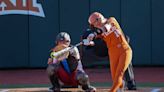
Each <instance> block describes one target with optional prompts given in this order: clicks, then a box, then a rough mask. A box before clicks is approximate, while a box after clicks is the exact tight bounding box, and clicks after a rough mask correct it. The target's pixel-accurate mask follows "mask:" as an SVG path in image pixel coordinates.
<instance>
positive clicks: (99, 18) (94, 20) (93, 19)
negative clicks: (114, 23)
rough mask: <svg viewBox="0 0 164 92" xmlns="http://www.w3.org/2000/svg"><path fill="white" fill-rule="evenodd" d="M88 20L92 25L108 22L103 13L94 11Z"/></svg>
mask: <svg viewBox="0 0 164 92" xmlns="http://www.w3.org/2000/svg"><path fill="white" fill-rule="evenodd" d="M88 22H89V24H90V25H93V26H95V27H96V26H100V25H101V24H102V23H104V22H106V18H104V16H103V15H102V14H101V13H99V12H94V13H92V14H91V15H90V16H89V19H88Z"/></svg>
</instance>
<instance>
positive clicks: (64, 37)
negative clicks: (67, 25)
mask: <svg viewBox="0 0 164 92" xmlns="http://www.w3.org/2000/svg"><path fill="white" fill-rule="evenodd" d="M59 41H65V42H71V38H70V35H69V34H68V33H66V32H60V33H59V34H58V35H57V36H56V43H58V42H59Z"/></svg>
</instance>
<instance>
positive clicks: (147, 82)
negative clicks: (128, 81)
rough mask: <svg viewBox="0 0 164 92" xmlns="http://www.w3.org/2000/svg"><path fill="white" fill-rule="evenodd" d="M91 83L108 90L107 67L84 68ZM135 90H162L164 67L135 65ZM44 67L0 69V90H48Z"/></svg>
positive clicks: (69, 91)
mask: <svg viewBox="0 0 164 92" xmlns="http://www.w3.org/2000/svg"><path fill="white" fill-rule="evenodd" d="M86 73H87V74H88V75H89V78H90V82H91V85H93V86H95V87H96V88H97V92H108V91H109V87H111V85H112V80H111V75H110V71H109V69H108V68H104V69H86ZM134 73H135V80H136V82H137V91H128V90H126V91H125V92H164V67H135V68H134ZM50 86H51V85H50V82H49V80H48V77H47V74H46V71H45V69H16V70H0V92H50V91H48V87H50ZM62 91H63V92H83V91H82V90H81V89H77V88H75V89H70V88H69V89H62Z"/></svg>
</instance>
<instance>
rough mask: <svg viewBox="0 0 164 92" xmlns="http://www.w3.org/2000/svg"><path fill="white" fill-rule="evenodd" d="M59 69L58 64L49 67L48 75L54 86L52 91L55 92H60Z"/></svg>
mask: <svg viewBox="0 0 164 92" xmlns="http://www.w3.org/2000/svg"><path fill="white" fill-rule="evenodd" d="M58 69H59V65H57V64H51V65H48V67H47V73H48V77H49V80H50V82H51V84H52V87H51V88H50V90H53V91H54V92H60V84H59V80H58V76H57V70H58Z"/></svg>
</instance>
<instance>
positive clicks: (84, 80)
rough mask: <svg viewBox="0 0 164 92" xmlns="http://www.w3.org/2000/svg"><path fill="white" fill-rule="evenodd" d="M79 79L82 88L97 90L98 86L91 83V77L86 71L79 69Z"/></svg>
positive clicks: (89, 90) (90, 91)
mask: <svg viewBox="0 0 164 92" xmlns="http://www.w3.org/2000/svg"><path fill="white" fill-rule="evenodd" d="M77 80H78V82H79V84H80V85H81V86H82V89H83V90H85V92H95V91H96V88H95V87H93V86H91V85H90V83H89V77H88V75H87V74H86V73H84V72H81V71H78V73H77Z"/></svg>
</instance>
